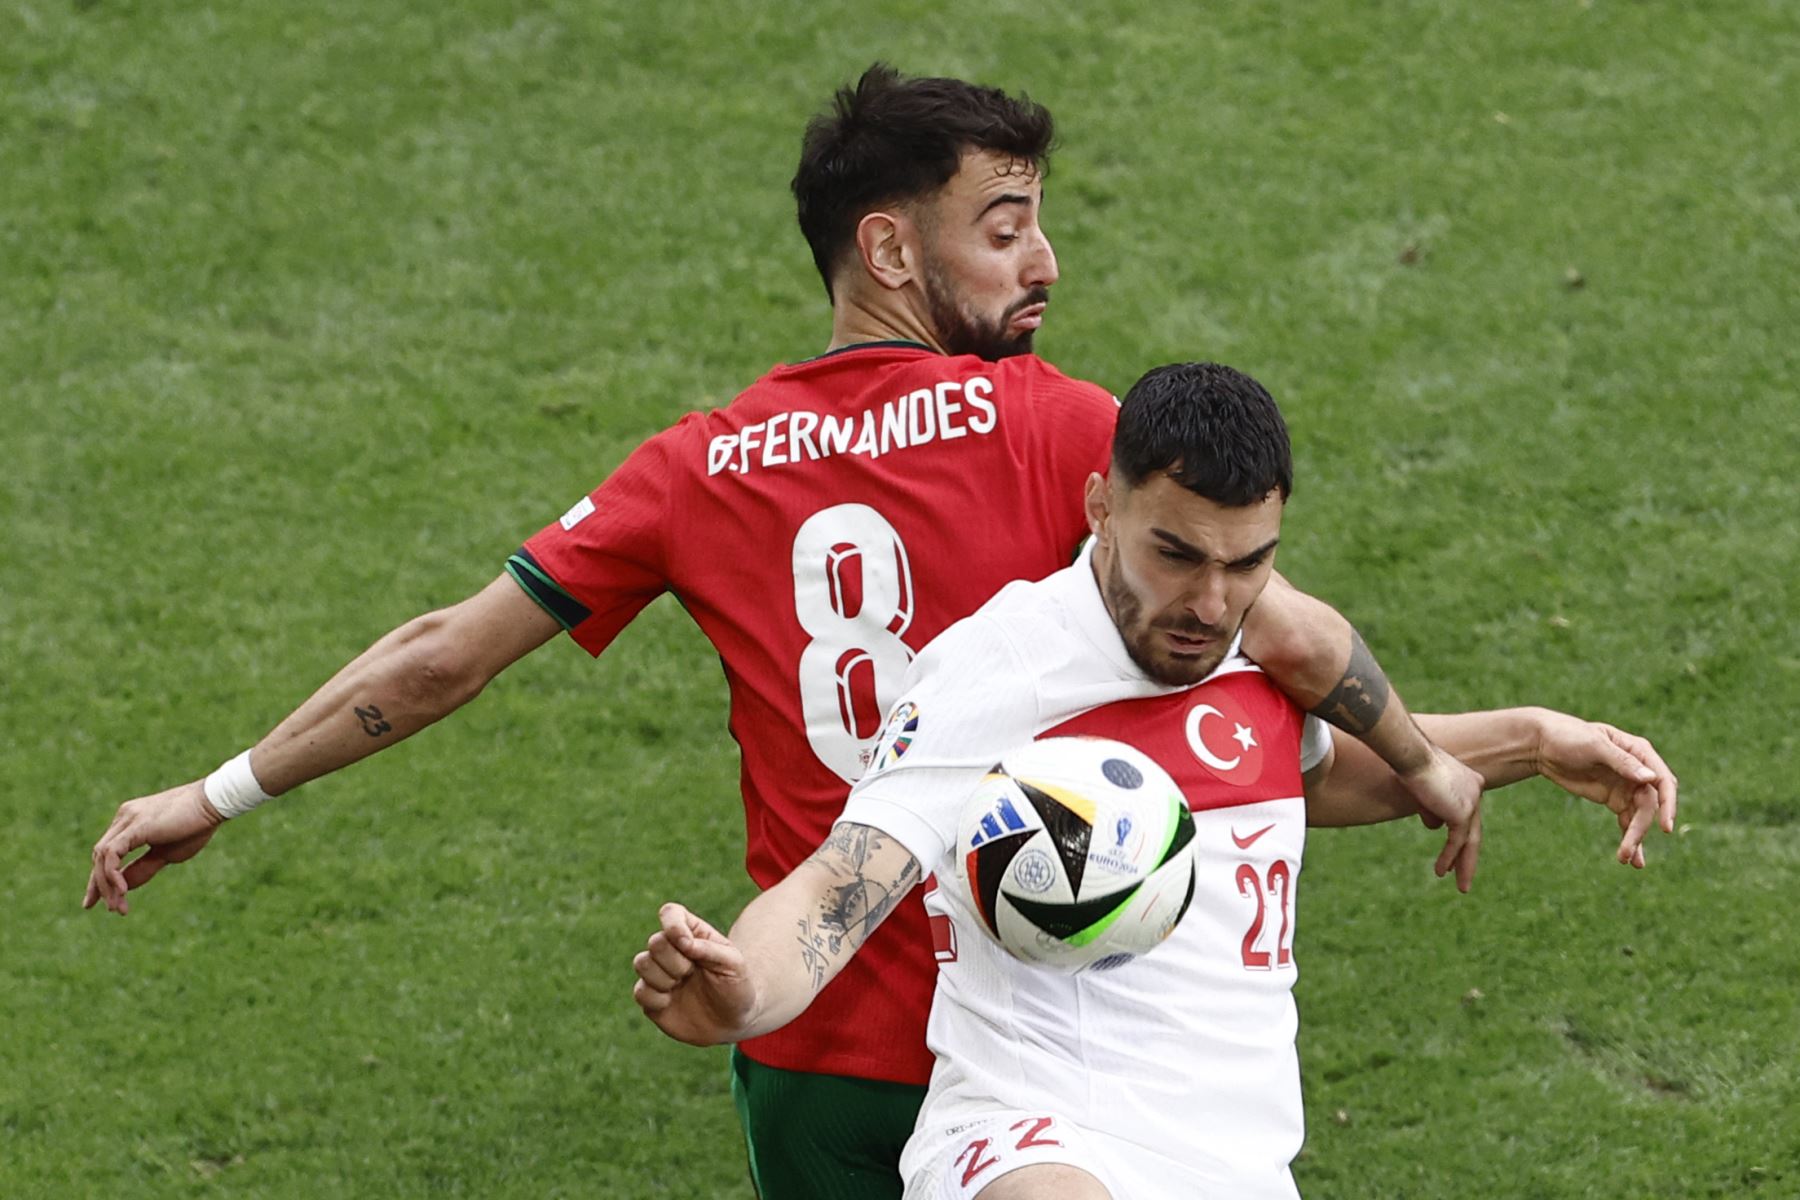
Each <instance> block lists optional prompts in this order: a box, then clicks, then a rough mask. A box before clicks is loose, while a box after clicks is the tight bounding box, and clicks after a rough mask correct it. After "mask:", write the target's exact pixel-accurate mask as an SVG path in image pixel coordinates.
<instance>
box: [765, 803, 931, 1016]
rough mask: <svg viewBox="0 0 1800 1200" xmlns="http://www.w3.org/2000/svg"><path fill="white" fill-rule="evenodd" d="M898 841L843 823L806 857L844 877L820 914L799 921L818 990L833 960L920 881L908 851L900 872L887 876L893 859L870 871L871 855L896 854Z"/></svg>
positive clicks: (806, 958) (804, 959)
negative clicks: (880, 869) (870, 872)
mask: <svg viewBox="0 0 1800 1200" xmlns="http://www.w3.org/2000/svg"><path fill="white" fill-rule="evenodd" d="M895 845H896V844H895V843H894V841H893V839H891V838H889V837H888V836H887V835H886V834H884V833H882V832H881V831H880V830H876V829H871V828H869V827H868V826H866V825H852V824H850V823H848V822H839V823H838V824H837V825H835V826H833V827H832V830H831V834H830V836H829V837H827V838H826V839H825V843H824V844H823V845H822V846H820V847H819V848H818V849H817V850H815V851H814V852H813V855H812V857H811V858H810V859H808V860H807V861H808V862H811V863H814V864H817V865H819V866H822V867H824V868H825V869H826V870H828V871H830V872H831V873H832V875H834V876H836V877H837V879H838V880H840V881H841V882H838V883H836V884H834V885H833V886H832V887H830V888H829V889H827V890H826V892H825V895H824V896H823V897H822V898H821V900H820V903H819V909H818V911H817V912H816V913H814V914H812V915H811V916H808V917H803V918H801V919H800V920H799V921H798V922H796V925H797V927H798V930H799V933H798V937H797V940H798V941H799V943H800V954H801V962H802V963H803V964H804V965H805V967H806V970H807V973H808V974H810V975H811V976H812V981H813V990H814V991H815V992H816V991H818V990H819V989H820V988H822V987H824V986H825V979H826V976H827V974H828V968H829V966H830V964H831V963H832V962H833V961H835V960H837V959H839V958H843V957H846V956H848V955H850V954H852V953H854V952H855V951H856V949H857V948H858V947H859V946H861V945H862V944H863V942H865V941H867V940H868V937H869V934H870V933H872V932H873V931H874V929H875V927H876V926H877V925H879V924H881V922H882V921H883V920H884V919H885V918H886V917H887V915H888V914H889V913H890V912H892V911H893V910H894V906H895V905H897V904H899V903H900V901H901V899H902V898H903V897H905V895H906V893H908V892H909V891H911V890H912V888H913V885H914V884H916V883H918V882H919V864H918V861H917V860H916V859H914V858H913V857H912V856H911V855H910V854H908V855H905V856H904V861H903V863H901V864H900V866H899V872H900V873H899V875H898V876H893V877H889V875H890V873H891V871H892V869H893V868H892V864H890V866H889V868H888V869H887V870H884V871H880V872H877V874H876V875H875V876H873V877H872V876H870V875H869V873H868V864H869V862H870V860H871V859H873V858H875V857H876V855H877V854H878V853H880V852H882V851H890V857H893V856H892V855H891V849H892V848H893V847H894V846H895Z"/></svg>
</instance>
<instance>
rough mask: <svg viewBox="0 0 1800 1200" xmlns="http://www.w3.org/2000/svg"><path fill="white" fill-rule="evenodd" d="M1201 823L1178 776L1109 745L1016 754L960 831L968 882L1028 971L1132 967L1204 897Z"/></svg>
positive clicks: (1052, 742)
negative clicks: (1197, 870) (1197, 871)
mask: <svg viewBox="0 0 1800 1200" xmlns="http://www.w3.org/2000/svg"><path fill="white" fill-rule="evenodd" d="M1194 845H1195V843H1194V818H1193V816H1192V814H1190V813H1189V812H1188V807H1187V801H1186V799H1184V798H1183V796H1182V794H1181V789H1180V788H1178V787H1177V786H1176V785H1175V781H1174V780H1173V779H1170V778H1169V775H1168V772H1166V771H1164V770H1163V769H1162V768H1161V767H1159V766H1157V765H1156V763H1155V761H1154V760H1152V759H1151V758H1150V756H1149V755H1147V754H1144V753H1143V752H1142V751H1139V750H1137V749H1134V748H1133V747H1131V746H1127V745H1125V744H1124V743H1122V742H1115V741H1110V740H1108V739H1106V738H1087V737H1065V738H1045V739H1043V740H1042V741H1037V742H1032V743H1031V744H1030V745H1028V746H1023V747H1021V748H1020V749H1018V750H1015V751H1013V752H1012V753H1010V754H1008V755H1006V756H1005V757H1004V758H1003V759H1001V761H1000V762H999V763H997V764H995V766H994V769H993V770H991V771H989V772H988V774H987V777H986V778H984V779H983V780H982V781H981V783H980V785H979V786H978V787H976V789H975V791H974V792H973V793H972V794H971V795H970V797H969V799H968V803H967V805H966V806H965V807H964V809H963V813H962V819H961V820H960V821H959V822H958V823H957V856H956V877H957V880H958V882H959V883H961V884H962V886H963V888H964V889H965V895H966V896H967V897H968V898H969V900H970V902H971V903H972V904H973V905H974V909H975V912H976V914H977V915H978V916H979V917H980V919H981V923H982V925H983V927H984V928H986V929H987V931H988V933H990V934H992V935H993V937H994V940H996V941H998V942H999V943H1000V945H1002V946H1003V947H1005V948H1006V949H1007V950H1008V951H1010V952H1011V953H1012V954H1013V955H1015V956H1016V957H1018V958H1022V959H1024V960H1025V961H1026V962H1031V963H1039V964H1043V965H1045V966H1050V967H1056V968H1060V969H1062V970H1065V971H1079V970H1082V969H1084V968H1091V969H1094V970H1107V969H1110V968H1112V967H1117V966H1122V965H1123V964H1125V963H1127V962H1130V961H1131V960H1132V959H1133V958H1136V957H1137V956H1138V955H1140V954H1143V953H1145V952H1147V951H1149V950H1151V949H1153V948H1154V947H1155V946H1156V945H1157V943H1159V942H1161V941H1162V940H1163V939H1164V938H1166V937H1168V936H1169V934H1170V932H1171V931H1172V930H1174V928H1175V924H1176V922H1178V921H1180V920H1181V918H1182V915H1183V914H1184V913H1186V912H1187V910H1188V905H1189V903H1191V902H1192V900H1193V898H1194Z"/></svg>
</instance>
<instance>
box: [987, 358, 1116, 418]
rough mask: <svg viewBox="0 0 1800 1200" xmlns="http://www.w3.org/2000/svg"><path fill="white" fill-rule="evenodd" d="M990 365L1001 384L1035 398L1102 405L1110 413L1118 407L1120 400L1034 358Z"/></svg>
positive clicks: (1006, 360)
mask: <svg viewBox="0 0 1800 1200" xmlns="http://www.w3.org/2000/svg"><path fill="white" fill-rule="evenodd" d="M987 365H988V366H989V367H991V368H993V369H994V370H995V372H996V373H997V374H998V376H999V379H1000V380H1001V381H1002V383H1005V384H1011V385H1014V386H1022V387H1024V388H1027V389H1029V390H1030V391H1031V392H1032V393H1033V394H1036V395H1041V396H1044V397H1047V398H1051V399H1055V400H1059V401H1063V402H1066V403H1069V404H1088V405H1101V406H1104V407H1105V409H1106V410H1107V411H1109V412H1110V411H1111V410H1113V409H1116V408H1117V407H1118V401H1117V399H1115V398H1114V396H1113V394H1112V392H1110V391H1108V390H1107V389H1106V388H1104V387H1101V386H1100V385H1099V384H1097V383H1093V382H1090V381H1089V380H1086V379H1077V378H1075V377H1074V376H1073V375H1069V374H1066V373H1064V372H1063V370H1062V369H1061V368H1059V367H1057V366H1056V365H1055V364H1053V363H1051V362H1048V361H1046V360H1045V359H1042V358H1039V357H1038V356H1037V355H1035V354H1015V355H1013V356H1011V357H1009V358H1003V359H1001V360H999V361H998V362H995V363H989V364H987Z"/></svg>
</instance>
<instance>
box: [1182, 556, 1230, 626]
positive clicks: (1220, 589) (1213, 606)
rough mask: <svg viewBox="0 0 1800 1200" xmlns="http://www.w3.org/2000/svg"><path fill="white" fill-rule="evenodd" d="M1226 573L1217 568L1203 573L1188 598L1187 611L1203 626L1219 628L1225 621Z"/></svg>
mask: <svg viewBox="0 0 1800 1200" xmlns="http://www.w3.org/2000/svg"><path fill="white" fill-rule="evenodd" d="M1225 592H1226V586H1225V572H1224V571H1222V570H1219V569H1217V568H1214V569H1211V570H1207V571H1202V572H1201V573H1200V580H1199V582H1198V583H1197V584H1196V585H1195V587H1194V590H1193V591H1192V592H1191V593H1189V595H1188V598H1187V609H1188V611H1189V612H1191V613H1193V614H1194V617H1195V618H1196V619H1197V620H1199V621H1200V622H1201V623H1202V624H1203V625H1207V626H1217V625H1220V624H1222V623H1223V622H1224V620H1225V610H1226V608H1227V602H1226V595H1225Z"/></svg>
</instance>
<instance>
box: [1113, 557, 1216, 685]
mask: <svg viewBox="0 0 1800 1200" xmlns="http://www.w3.org/2000/svg"><path fill="white" fill-rule="evenodd" d="M1095 574H1096V576H1097V577H1098V582H1099V584H1100V595H1101V598H1102V599H1104V600H1105V601H1106V610H1107V612H1109V613H1111V614H1112V619H1113V624H1114V625H1115V626H1117V627H1118V630H1119V640H1121V641H1123V642H1124V643H1125V653H1127V654H1129V655H1130V656H1131V661H1132V662H1134V663H1136V664H1137V668H1138V670H1140V671H1142V672H1143V673H1144V674H1145V675H1148V676H1149V677H1150V678H1151V679H1152V680H1154V681H1155V682H1157V683H1160V684H1163V685H1165V686H1167V687H1186V686H1188V685H1189V684H1194V683H1199V682H1200V681H1201V680H1202V679H1205V678H1206V677H1207V676H1208V675H1210V674H1212V673H1213V671H1215V670H1217V669H1218V666H1219V664H1220V663H1222V662H1224V661H1225V652H1226V651H1227V650H1229V649H1231V639H1232V636H1233V635H1234V634H1235V633H1236V632H1237V630H1234V629H1226V628H1225V627H1224V626H1222V625H1208V624H1206V623H1204V622H1202V621H1200V620H1198V619H1196V618H1194V617H1192V616H1189V617H1188V618H1187V619H1186V620H1171V621H1163V622H1160V623H1159V622H1156V621H1151V620H1147V619H1146V618H1145V617H1144V603H1143V601H1141V600H1139V599H1138V597H1137V593H1136V592H1134V591H1132V590H1131V587H1130V585H1128V584H1127V583H1126V582H1125V576H1124V573H1123V572H1121V571H1120V570H1119V558H1118V555H1116V554H1114V555H1111V556H1109V559H1108V562H1107V567H1106V570H1105V571H1104V572H1100V571H1096V572H1095ZM1238 624H1239V628H1242V625H1243V623H1242V622H1241V621H1240V622H1239V623H1238ZM1165 632H1166V633H1176V634H1180V635H1181V636H1182V637H1193V638H1209V639H1211V641H1210V643H1209V644H1208V645H1207V647H1206V649H1205V650H1203V651H1201V652H1200V653H1199V654H1197V655H1186V656H1180V657H1177V656H1176V655H1175V653H1174V652H1172V651H1170V650H1169V649H1167V647H1166V645H1165V644H1164V643H1162V642H1161V641H1160V639H1159V637H1158V635H1159V634H1161V633H1165Z"/></svg>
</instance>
